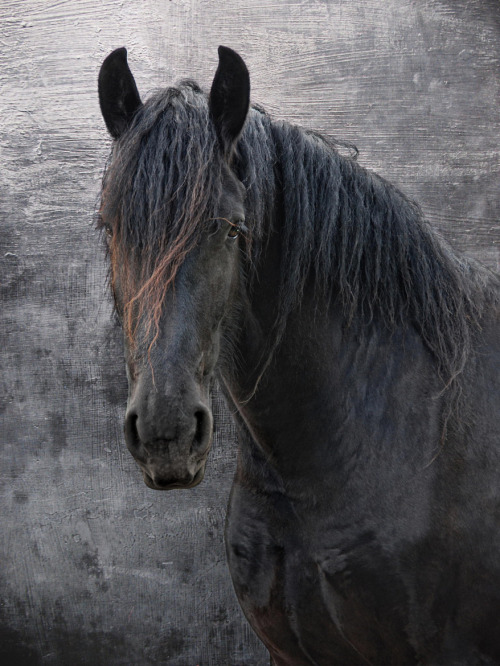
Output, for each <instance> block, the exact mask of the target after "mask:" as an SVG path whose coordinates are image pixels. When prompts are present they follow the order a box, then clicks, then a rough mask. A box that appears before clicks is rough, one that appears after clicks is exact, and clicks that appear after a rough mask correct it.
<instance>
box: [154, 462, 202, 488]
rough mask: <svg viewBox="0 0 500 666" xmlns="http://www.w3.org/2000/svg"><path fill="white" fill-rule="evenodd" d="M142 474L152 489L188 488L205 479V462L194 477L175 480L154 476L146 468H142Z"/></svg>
mask: <svg viewBox="0 0 500 666" xmlns="http://www.w3.org/2000/svg"><path fill="white" fill-rule="evenodd" d="M142 476H143V479H144V483H145V484H146V485H147V487H148V488H151V490H175V489H182V490H188V489H190V488H194V487H195V486H197V485H198V484H199V483H201V482H202V481H203V477H204V476H205V464H203V465H202V466H201V467H200V469H199V470H198V471H197V472H196V474H195V475H194V477H191V478H190V479H179V480H174V479H163V478H161V477H157V478H153V477H152V476H151V474H150V473H149V472H147V471H146V470H145V469H142Z"/></svg>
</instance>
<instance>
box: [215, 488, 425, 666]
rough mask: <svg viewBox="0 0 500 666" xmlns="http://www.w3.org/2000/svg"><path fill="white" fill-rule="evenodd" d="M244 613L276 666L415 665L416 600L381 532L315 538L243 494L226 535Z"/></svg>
mask: <svg viewBox="0 0 500 666" xmlns="http://www.w3.org/2000/svg"><path fill="white" fill-rule="evenodd" d="M226 547H227V554H228V561H229V568H230V571H231V575H232V578H233V583H234V586H235V590H236V593H237V595H238V598H239V601H240V604H241V606H242V608H243V610H244V612H245V614H246V616H247V618H248V620H249V621H250V623H251V624H252V626H253V628H254V630H255V631H256V633H257V634H258V635H259V636H260V638H261V639H262V640H263V642H264V643H265V644H266V646H267V647H268V649H269V651H270V652H271V654H272V655H273V659H274V661H275V663H276V664H281V663H282V664H287V665H302V664H333V663H382V662H383V663H387V664H389V663H408V664H411V663H415V662H416V659H415V655H414V654H413V651H412V649H411V648H410V646H409V645H408V644H407V635H406V631H405V627H406V625H407V622H408V610H407V609H408V595H407V592H406V590H405V585H404V583H403V581H402V579H401V576H400V574H399V572H398V570H397V564H396V562H395V561H391V558H390V557H388V556H387V555H385V554H384V552H383V549H382V547H381V546H380V542H379V539H378V537H377V535H376V534H375V533H370V532H369V531H366V530H364V529H362V528H359V527H355V526H354V527H352V528H350V529H338V530H329V532H328V534H325V533H324V531H323V530H322V529H321V527H320V526H318V529H306V528H305V527H304V526H303V525H301V524H300V521H299V520H298V518H297V516H296V515H294V514H293V511H287V510H286V508H285V507H284V506H283V503H282V502H281V503H280V502H278V503H277V502H276V501H274V502H273V508H272V509H270V508H269V506H267V505H265V501H264V500H263V499H262V498H259V497H255V496H252V495H251V494H250V493H248V492H247V491H245V490H243V489H242V488H238V487H235V489H234V490H233V495H232V502H231V506H230V511H229V519H228V524H227V531H226Z"/></svg>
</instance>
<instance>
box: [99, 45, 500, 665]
mask: <svg viewBox="0 0 500 666" xmlns="http://www.w3.org/2000/svg"><path fill="white" fill-rule="evenodd" d="M218 55H219V63H218V67H217V70H216V73H215V76H214V79H213V82H212V85H211V89H210V92H209V94H205V93H204V92H203V91H202V90H201V89H200V88H199V87H198V85H197V84H196V83H195V82H193V81H191V80H184V81H181V82H180V83H179V84H178V85H177V86H175V87H169V88H166V89H163V90H161V91H159V92H156V93H154V94H152V95H151V96H150V97H149V98H148V100H147V101H146V102H142V100H141V97H140V95H139V92H138V89H137V86H136V83H135V80H134V78H133V75H132V73H131V71H130V69H129V66H128V63H127V51H126V49H125V48H120V49H117V50H115V51H113V52H112V53H111V54H110V55H109V56H108V57H107V58H106V59H105V60H104V62H103V64H102V67H101V70H100V74H99V82H98V92H99V101H100V107H101V111H102V115H103V118H104V121H105V124H106V126H107V129H108V130H109V133H110V134H111V136H112V138H113V139H114V142H113V148H112V153H111V157H110V159H109V161H108V163H107V166H106V168H105V171H104V175H103V183H102V196H101V205H100V209H99V226H100V228H101V229H102V234H103V236H104V237H105V239H106V244H107V251H108V254H109V261H110V283H111V289H112V292H113V297H114V304H115V308H116V312H117V315H118V317H119V320H120V322H121V325H122V326H123V330H124V341H125V342H124V348H125V357H126V370H127V377H128V385H129V395H128V402H127V409H126V415H125V425H124V434H125V440H126V445H127V447H128V449H129V450H130V452H131V454H132V456H133V457H134V459H135V460H136V461H137V463H138V465H139V467H140V469H141V470H142V474H143V477H144V481H145V483H146V485H147V486H148V487H149V488H152V489H156V490H169V489H175V488H184V489H185V488H193V487H194V486H196V485H197V484H198V483H200V482H201V480H202V479H203V476H204V473H205V465H206V461H207V456H208V454H209V451H210V446H211V441H212V432H213V417H212V413H211V410H210V395H211V391H212V390H213V386H214V383H218V384H219V386H220V389H221V390H222V392H223V394H224V396H225V399H226V400H227V403H228V405H229V408H230V410H231V412H232V414H233V418H234V421H235V423H236V426H237V432H238V457H237V467H236V472H235V477H234V482H233V486H232V490H231V493H230V499H229V507H228V512H227V525H226V529H225V543H226V552H227V559H228V564H229V570H230V573H231V577H232V580H233V584H234V588H235V591H236V595H237V597H238V600H239V603H240V605H241V608H242V610H243V612H244V614H245V616H246V618H247V619H248V621H249V622H250V624H251V626H252V628H253V629H254V631H255V632H256V634H257V635H258V636H259V637H260V639H261V640H262V641H263V643H264V644H265V646H266V647H267V649H268V651H269V653H270V656H271V660H272V663H273V664H274V665H275V666H285V665H286V666H306V665H308V666H311V665H314V666H320V665H321V666H332V665H336V664H342V665H346V664H359V665H366V664H373V665H387V664H398V665H401V664H419V665H424V664H433V665H437V664H440V665H444V664H454V665H458V664H464V665H465V664H467V665H468V666H471V665H472V664H498V663H500V531H499V524H500V438H499V433H500V278H499V276H498V275H496V274H495V273H494V272H493V271H490V270H488V269H487V268H485V267H483V266H481V265H480V264H479V263H477V262H474V261H473V260H471V259H467V258H465V257H464V256H461V255H459V254H458V253H456V252H454V251H453V250H452V249H451V248H450V247H449V246H448V245H447V243H446V242H445V241H444V240H442V239H441V238H440V237H439V236H438V235H437V233H436V232H435V231H434V230H433V229H431V227H430V226H429V224H428V223H427V222H426V220H425V218H424V215H423V213H422V212H421V209H420V208H419V206H418V205H417V204H416V203H415V202H413V201H411V200H410V199H409V198H407V197H406V196H405V195H404V194H403V193H401V192H400V191H399V190H398V189H397V188H396V187H394V186H393V185H391V184H390V183H389V182H387V181H385V180H384V179H382V178H381V177H379V176H377V175H376V174H374V173H372V172H370V171H369V170H366V169H364V168H362V167H361V166H360V165H359V163H358V160H357V154H356V153H355V151H354V149H351V148H350V147H349V145H348V144H344V143H342V142H340V141H336V140H333V139H328V138H326V137H324V136H321V135H320V134H318V133H316V132H314V131H310V130H306V129H303V128H300V127H298V126H295V125H293V124H289V123H287V122H282V121H278V120H274V119H272V118H271V117H270V116H269V115H268V114H267V113H266V112H265V110H264V109H263V108H261V107H260V106H257V105H251V104H250V79H249V73H248V69H247V67H246V65H245V63H244V61H243V59H242V58H241V57H240V56H239V55H238V54H237V53H236V52H235V51H233V50H232V49H230V48H228V47H223V46H221V47H219V51H218Z"/></svg>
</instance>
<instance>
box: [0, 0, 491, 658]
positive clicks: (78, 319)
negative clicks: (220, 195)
mask: <svg viewBox="0 0 500 666" xmlns="http://www.w3.org/2000/svg"><path fill="white" fill-rule="evenodd" d="M219 44H225V45H227V46H231V47H233V48H235V49H237V50H238V51H239V52H240V53H241V54H242V55H243V56H244V57H245V59H246V61H247V64H248V66H249V69H250V72H251V77H252V96H253V100H254V101H255V102H259V103H261V104H263V105H264V106H266V107H267V109H268V110H269V111H270V112H271V113H272V114H274V115H275V116H279V117H284V118H286V119H288V120H291V121H294V122H298V123H300V124H302V125H304V126H306V127H312V128H316V129H319V130H322V131H324V132H328V133H330V134H333V135H336V136H338V137H341V138H345V139H348V140H351V141H353V142H355V143H356V144H357V145H358V147H359V149H360V151H361V156H360V161H361V163H362V164H364V165H366V166H369V167H371V168H373V169H375V170H377V171H378V172H379V173H381V174H382V175H383V176H385V177H386V178H388V179H389V180H391V181H393V182H395V183H396V184H397V185H399V186H400V187H401V188H402V189H403V190H404V191H405V192H406V193H407V194H409V195H410V196H412V197H414V198H416V199H418V200H419V201H420V203H421V205H422V207H423V209H424V211H425V213H426V214H427V216H428V218H429V219H430V220H431V221H432V222H433V224H434V225H435V226H436V227H438V228H439V229H440V230H442V232H443V234H444V235H445V236H446V237H448V238H449V239H450V240H451V241H452V243H454V245H455V246H456V247H457V248H459V249H462V250H465V251H467V252H468V253H469V254H471V255H473V256H475V257H476V258H479V259H481V260H482V261H484V262H485V263H486V264H488V265H489V266H490V267H493V268H495V267H496V268H500V228H499V222H498V221H499V214H498V213H499V203H500V196H499V188H498V185H499V172H500V168H499V167H500V165H499V152H500V149H499V142H498V138H499V137H498V130H499V126H500V111H499V91H500V70H499V64H500V63H499V44H500V3H499V2H498V0H384V2H381V1H380V0H350V1H348V0H305V1H300V0H267V1H266V2H263V1H262V0H260V1H252V0H225V1H224V2H222V1H221V2H217V1H215V0H212V1H210V0H170V1H168V0H101V1H99V2H98V1H97V0H94V1H90V0H23V1H20V0H0V150H1V163H0V215H1V233H0V243H1V250H0V263H1V299H2V306H1V308H2V312H1V315H2V317H1V331H0V332H1V339H0V345H1V362H2V368H1V374H0V380H1V412H0V413H1V419H2V423H1V426H0V437H1V450H0V464H1V475H0V479H1V485H0V502H1V510H0V515H1V521H2V533H1V540H0V623H1V628H0V663H1V664H2V665H6V666H17V665H21V666H31V665H32V664H57V665H66V664H69V665H71V666H78V665H80V664H81V665H89V666H96V665H97V666H99V665H100V664H103V665H106V666H107V665H109V666H116V665H119V664H123V665H137V666H148V665H150V664H160V665H161V664H170V665H173V666H196V665H197V664H199V665H200V666H208V665H213V666H243V665H246V666H265V665H266V664H268V658H267V653H266V652H265V650H264V649H263V648H262V647H261V645H260V643H259V642H258V641H257V639H256V638H255V637H254V636H253V634H252V633H251V631H250V629H249V628H248V627H247V625H246V622H245V621H244V619H243V616H242V614H241V612H240V610H239V607H238V605H237V602H236V600H235V597H234V594H233V591H232V587H231V583H230V580H229V575H228V572H227V569H226V564H225V556H224V548H223V542H222V534H223V525H224V513H225V505H226V501H227V496H228V492H229V488H230V484H231V476H232V471H233V467H234V456H235V451H234V448H235V447H234V437H233V429H232V427H231V424H230V421H229V416H228V414H227V412H226V411H225V408H224V407H223V406H222V404H221V403H220V401H219V400H216V401H215V411H216V419H217V424H218V430H217V436H216V441H215V446H214V450H213V453H212V455H211V459H210V464H209V468H208V475H207V478H206V480H205V482H204V483H203V484H202V485H201V486H199V487H198V488H196V489H194V490H189V491H174V492H170V493H157V492H154V491H151V490H148V489H147V488H146V486H145V485H144V484H143V482H142V480H141V477H140V474H139V471H138V468H137V467H136V465H135V463H134V462H133V460H132V458H131V457H130V456H129V454H128V453H127V452H126V450H125V447H124V444H123V442H122V417H123V412H124V405H125V400H126V382H125V376H124V369H123V361H122V354H121V343H120V334H119V331H117V330H116V328H115V326H114V324H113V320H112V316H111V305H110V299H109V296H108V292H107V288H106V285H105V279H106V267H105V264H104V257H103V253H102V252H101V247H100V244H99V241H98V238H97V235H96V233H95V231H94V230H93V213H94V211H95V206H96V199H97V195H98V190H99V182H100V174H101V170H102V167H103V164H104V162H105V160H106V156H107V154H108V151H109V147H110V141H109V139H108V137H107V135H106V132H105V130H104V125H103V122H102V120H101V117H100V113H99V109H98V104H97V95H96V79H97V72H98V69H99V66H100V63H101V62H102V60H103V58H104V57H105V55H107V53H108V52H109V51H111V50H112V49H114V48H116V47H118V46H123V45H126V46H127V47H128V50H129V61H130V64H131V67H132V69H133V71H134V73H135V75H136V79H137V82H138V85H139V88H140V90H141V93H142V94H143V95H145V94H146V93H147V92H148V91H150V90H152V89H154V88H155V87H158V86H162V85H165V84H168V83H171V82H173V81H175V80H176V79H179V78H183V77H186V76H190V77H193V78H195V79H197V80H198V81H199V82H200V83H201V84H202V85H203V86H205V87H207V88H208V87H209V85H210V83H211V80H212V76H213V73H214V71H215V68H216V65H217V46H218V45H219Z"/></svg>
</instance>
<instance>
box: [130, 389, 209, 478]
mask: <svg viewBox="0 0 500 666" xmlns="http://www.w3.org/2000/svg"><path fill="white" fill-rule="evenodd" d="M143 404H144V405H145V406H147V407H148V408H149V409H142V410H141V409H140V405H138V404H137V403H135V404H132V405H131V406H129V409H128V410H127V415H126V417H125V426H124V434H125V441H126V443H127V447H128V449H129V451H130V453H131V454H132V456H133V457H134V458H135V460H136V462H137V463H138V465H139V467H140V468H141V470H142V473H143V477H144V482H145V484H146V485H147V486H148V488H151V489H153V490H173V489H175V488H194V487H195V486H197V485H198V484H199V483H200V482H201V481H202V480H203V477H204V475H205V465H206V460H207V456H208V453H209V451H210V447H211V443H212V432H213V417H212V413H211V411H210V410H209V409H208V407H206V406H205V405H203V404H201V403H200V402H197V403H196V406H195V407H192V408H191V409H190V408H189V407H188V406H187V405H186V404H183V405H182V408H180V407H179V406H178V405H177V406H176V408H175V409H174V408H171V409H169V405H168V401H167V402H164V403H163V404H162V406H161V407H162V408H161V409H158V410H154V411H151V407H152V404H153V401H151V400H146V401H144V403H143Z"/></svg>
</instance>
